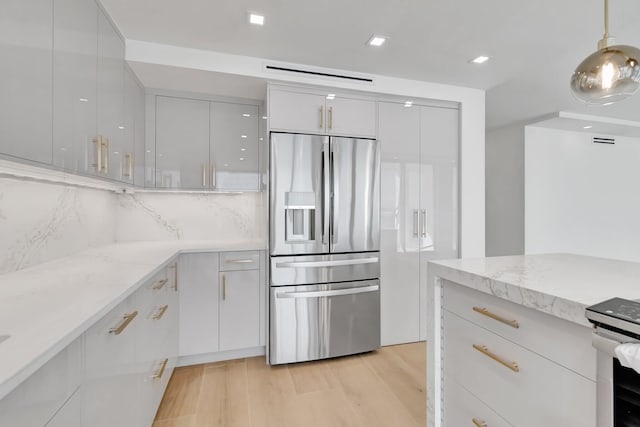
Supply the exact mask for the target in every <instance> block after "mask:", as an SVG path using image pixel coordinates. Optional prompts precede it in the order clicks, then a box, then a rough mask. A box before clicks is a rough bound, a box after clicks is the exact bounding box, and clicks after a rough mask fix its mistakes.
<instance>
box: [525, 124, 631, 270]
mask: <svg viewBox="0 0 640 427" xmlns="http://www.w3.org/2000/svg"><path fill="white" fill-rule="evenodd" d="M525 135H526V142H525V164H526V172H525V192H526V206H525V218H526V223H525V250H526V252H527V253H541V252H572V253H577V254H584V255H593V256H601V257H607V258H616V259H622V260H631V261H640V243H639V242H640V196H639V195H640V139H638V138H625V137H617V138H616V144H615V145H605V144H594V143H592V141H591V137H592V135H590V134H586V133H579V132H570V131H560V130H552V129H545V128H537V127H532V126H528V127H527V128H526V130H525ZM600 136H602V135H600Z"/></svg>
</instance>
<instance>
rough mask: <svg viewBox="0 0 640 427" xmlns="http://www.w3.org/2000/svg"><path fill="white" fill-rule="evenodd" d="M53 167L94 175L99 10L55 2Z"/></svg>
mask: <svg viewBox="0 0 640 427" xmlns="http://www.w3.org/2000/svg"><path fill="white" fill-rule="evenodd" d="M53 43H54V44H53V164H54V165H56V166H58V167H61V168H63V169H65V170H68V171H71V172H80V173H89V174H95V173H96V172H97V171H96V166H97V165H96V163H95V158H94V157H95V149H96V146H95V145H94V138H95V137H96V134H97V129H96V121H97V119H96V114H97V112H96V111H97V110H96V106H97V80H96V79H97V73H98V66H97V56H98V7H97V6H96V4H95V3H94V2H92V1H85V0H54V10H53Z"/></svg>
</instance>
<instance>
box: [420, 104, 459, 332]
mask: <svg viewBox="0 0 640 427" xmlns="http://www.w3.org/2000/svg"><path fill="white" fill-rule="evenodd" d="M458 114H459V112H458V110H457V109H451V108H439V107H420V215H419V230H420V270H421V271H420V307H421V310H420V312H421V317H420V337H421V339H426V337H427V330H426V326H427V315H426V308H427V261H430V260H436V259H450V258H457V257H458V256H459V254H458Z"/></svg>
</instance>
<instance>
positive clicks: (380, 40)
mask: <svg viewBox="0 0 640 427" xmlns="http://www.w3.org/2000/svg"><path fill="white" fill-rule="evenodd" d="M386 41H387V38H386V37H383V36H376V35H375V34H374V35H373V36H371V38H370V39H369V41H367V44H368V45H369V46H375V47H380V46H382V45H383V44H384V42H386Z"/></svg>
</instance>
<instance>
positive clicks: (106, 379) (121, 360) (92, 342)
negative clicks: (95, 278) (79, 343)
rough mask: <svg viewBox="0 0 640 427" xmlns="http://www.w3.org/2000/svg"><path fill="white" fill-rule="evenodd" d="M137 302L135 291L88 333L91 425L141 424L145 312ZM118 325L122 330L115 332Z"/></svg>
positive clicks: (86, 390) (87, 401) (86, 387)
mask: <svg viewBox="0 0 640 427" xmlns="http://www.w3.org/2000/svg"><path fill="white" fill-rule="evenodd" d="M134 302H135V295H134V296H131V297H129V298H127V299H126V300H125V301H123V302H122V303H120V304H119V305H118V306H117V307H116V308H115V309H113V310H112V311H111V312H109V314H107V315H106V316H105V317H104V318H102V319H101V320H100V321H98V323H96V324H95V325H94V326H92V327H91V328H90V329H89V330H88V331H87V332H86V333H85V365H86V377H85V383H84V396H83V413H84V416H85V420H84V421H85V423H84V424H85V425H87V426H91V427H103V426H104V427H113V426H120V427H125V426H131V427H138V426H139V425H140V423H139V415H140V412H139V398H140V394H139V391H140V384H139V375H138V373H137V369H136V365H135V356H136V355H135V344H136V342H135V340H136V328H137V327H138V323H139V321H140V319H139V318H138V316H139V315H140V314H141V313H140V311H139V309H138V308H137V307H136V305H135V304H134ZM134 313H135V317H132V316H133V315H134ZM127 319H132V320H131V321H127ZM116 328H117V329H118V330H119V333H116V331H114V332H112V331H113V330H114V329H116Z"/></svg>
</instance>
